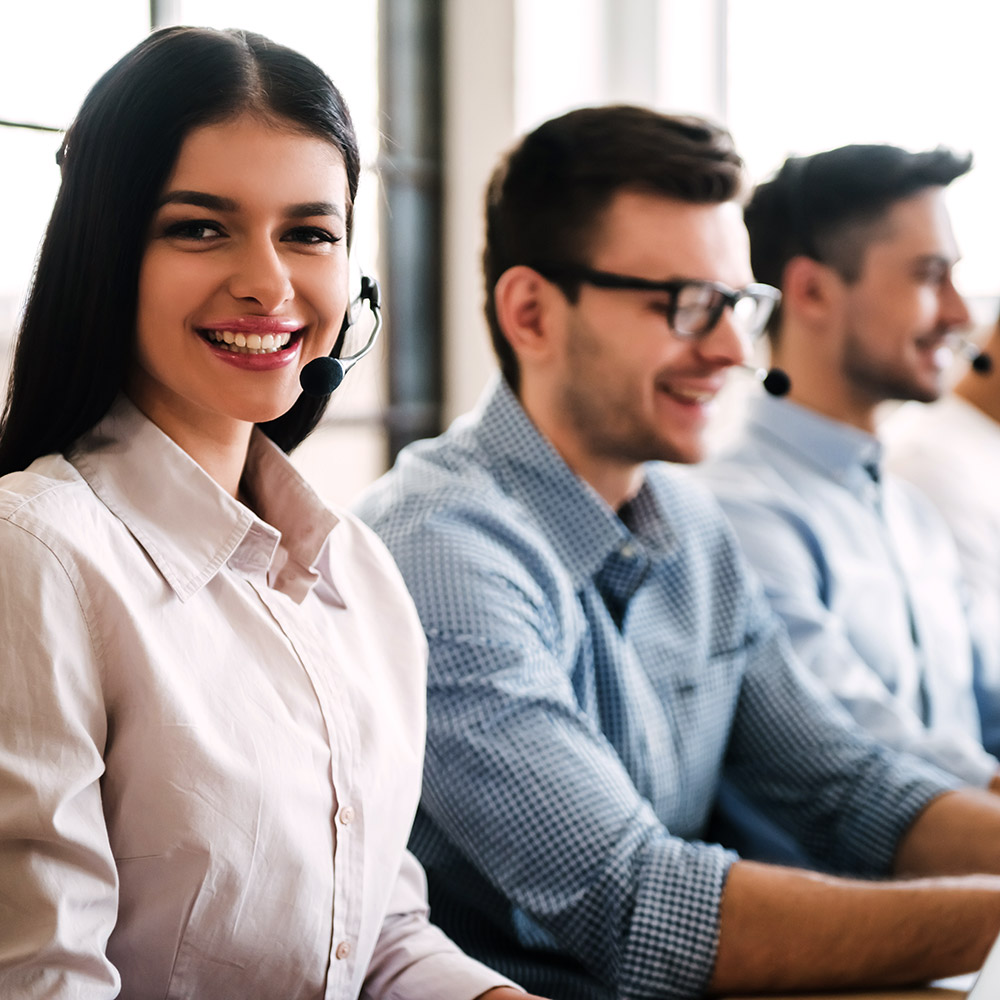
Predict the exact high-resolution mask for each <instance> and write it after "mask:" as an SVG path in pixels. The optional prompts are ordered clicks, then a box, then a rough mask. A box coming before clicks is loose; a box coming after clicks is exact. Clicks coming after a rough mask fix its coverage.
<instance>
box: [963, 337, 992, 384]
mask: <svg viewBox="0 0 1000 1000" xmlns="http://www.w3.org/2000/svg"><path fill="white" fill-rule="evenodd" d="M955 343H956V344H957V347H958V353H959V354H961V355H962V357H963V358H965V360H966V361H968V362H969V364H970V365H971V366H972V370H973V371H974V372H976V373H977V374H979V375H989V373H990V372H991V371H993V359H992V358H991V357H990V356H989V355H988V354H987V353H986V352H985V351H981V350H980V349H979V348H978V347H976V345H975V344H973V343H972V341H970V340H966V338H965V337H956V338H955Z"/></svg>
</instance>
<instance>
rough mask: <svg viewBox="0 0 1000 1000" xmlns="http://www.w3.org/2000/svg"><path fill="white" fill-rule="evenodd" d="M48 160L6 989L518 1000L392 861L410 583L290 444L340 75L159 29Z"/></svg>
mask: <svg viewBox="0 0 1000 1000" xmlns="http://www.w3.org/2000/svg"><path fill="white" fill-rule="evenodd" d="M60 162H61V166H62V173H63V178H62V186H61V190H60V193H59V196H58V200H57V202H56V205H55V209H54V211H53V215H52V219H51V222H50V225H49V228H48V230H47V233H46V237H45V240H44V243H43V245H42V248H41V251H40V255H39V259H38V264H37V270H36V275H35V279H34V283H33V286H32V289H31V292H30V294H29V298H28V302H27V306H26V310H25V313H24V317H23V322H22V324H21V328H20V331H19V335H18V340H17V346H16V350H15V357H14V366H13V371H12V376H11V381H10V386H9V393H8V397H7V404H6V410H5V412H4V416H3V422H2V425H0V477H2V478H0V635H2V637H3V645H2V649H3V652H2V654H0V656H2V683H0V690H2V692H3V693H2V695H0V700H2V704H3V719H2V724H0V802H2V808H0V886H2V893H0V995H2V996H5V997H6V996H17V997H22V998H24V997H42V996H45V997H87V998H91V997H93V998H99V997H114V996H117V995H119V991H120V995H121V996H123V997H128V998H146V997H150V998H152V997H157V998H163V997H185V998H190V997H212V998H215V1000H220V998H227V997H232V998H237V997H238V998H241V1000H243V998H252V997H261V998H277V997H281V998H282V1000H307V998H308V1000H313V998H320V997H328V998H332V997H338V998H340V997H344V998H347V997H356V996H359V995H363V996H366V997H383V996H384V997H388V996H392V997H394V998H407V997H413V998H426V997H430V996H433V997H440V998H444V997H454V998H456V1000H459V998H462V1000H471V998H473V997H476V996H481V997H488V998H490V1000H500V998H503V997H507V996H522V995H523V994H521V993H520V991H519V990H517V989H516V988H515V987H513V986H511V985H510V984H507V983H505V981H504V980H503V979H502V977H499V976H497V975H496V974H495V973H492V972H491V971H490V970H488V969H486V968H484V967H483V966H481V965H479V964H478V963H475V962H473V961H472V960H471V959H469V958H467V957H466V956H464V955H463V954H462V953H461V952H459V951H458V949H457V948H456V947H455V946H454V945H452V944H451V942H450V941H448V940H447V939H446V938H445V937H444V936H443V935H442V934H441V933H440V932H439V931H437V930H436V929H435V928H434V927H432V926H431V925H430V924H429V923H428V919H427V907H426V898H425V889H424V884H423V876H422V872H421V871H420V868H419V866H418V865H417V863H416V862H415V861H414V860H413V859H412V857H411V856H410V855H409V854H408V853H407V851H406V840H407V835H408V832H409V827H410V823H411V821H412V818H413V813H414V810H415V809H416V805H417V801H418V797H419V786H420V774H421V763H422V752H423V737H424V714H423V711H424V710H423V702H424V666H425V662H424V661H425V647H424V640H423V634H422V631H421V629H420V624H419V621H418V620H417V617H416V614H415V612H414V610H413V607H412V605H411V603H410V600H409V597H408V595H407V594H406V591H405V589H404V587H403V584H402V582H401V581H400V578H399V576H398V574H397V572H396V569H395V567H394V565H393V563H392V561H391V559H390V558H389V557H388V556H387V554H386V552H385V551H384V549H383V548H382V546H381V544H380V543H379V542H378V541H377V540H376V539H375V538H374V536H373V535H372V534H370V533H369V532H368V531H367V530H366V529H365V528H364V527H363V526H361V525H360V524H359V523H358V522H357V521H356V520H355V519H354V518H353V517H351V516H350V515H349V514H347V513H345V512H343V511H336V512H334V511H331V510H329V509H328V508H327V507H326V506H324V505H323V504H322V503H321V502H320V501H319V500H318V498H317V497H316V496H315V494H314V493H313V492H312V490H311V489H310V488H309V487H308V486H307V485H306V483H305V482H304V481H303V480H302V479H301V478H300V477H299V476H298V474H297V473H296V472H295V471H294V469H293V468H292V466H291V464H290V463H289V461H288V459H287V458H286V457H285V452H288V451H290V450H291V449H292V448H294V447H295V446H296V445H297V444H298V443H299V442H300V441H301V440H302V439H303V438H304V437H305V436H306V434H308V433H309V431H310V430H311V429H312V427H313V426H315V424H316V422H317V420H318V419H319V417H320V415H321V414H322V411H323V408H324V407H325V405H326V400H327V398H328V395H327V394H328V392H329V387H327V388H325V389H324V387H323V385H322V384H321V385H320V388H319V389H318V390H317V389H316V386H315V382H316V380H315V379H312V391H313V394H312V395H310V394H306V393H303V392H302V391H301V388H300V375H301V373H302V371H303V369H304V368H305V366H306V365H307V364H308V363H309V362H310V361H313V360H314V359H318V358H323V357H325V356H327V355H329V354H331V352H333V353H334V354H336V353H337V352H338V350H339V346H340V344H341V343H342V341H343V336H342V334H343V331H344V330H345V329H346V326H347V323H348V320H347V319H346V317H347V314H348V311H349V299H350V297H351V295H350V291H349V288H348V284H349V278H348V273H349V272H348V247H349V244H350V236H351V222H352V208H353V204H354V196H355V192H356V190H357V184H358V176H359V157H358V151H357V145H356V140H355V136H354V131H353V127H352V124H351V120H350V115H349V113H348V110H347V108H346V107H345V106H344V103H343V101H342V99H341V97H340V94H339V92H338V91H337V90H336V88H335V87H334V86H333V85H332V84H331V83H330V81H329V80H328V79H327V78H326V76H325V75H324V74H323V73H322V72H321V71H320V70H319V69H318V68H317V67H316V66H315V65H314V64H312V63H311V62H310V61H309V60H307V59H305V58H304V57H302V56H301V55H299V54H297V53H295V52H293V51H291V50H289V49H286V48H283V47H281V46H278V45H275V44H273V43H271V42H269V41H268V40H267V39H265V38H262V37H260V36H257V35H253V34H249V33H245V32H240V31H215V30H210V29H192V28H169V29H164V30H162V31H159V32H156V33H154V34H153V35H151V36H150V37H149V38H148V39H146V40H145V41H143V42H142V43H141V44H139V45H138V46H137V47H136V48H135V49H134V50H133V51H132V52H130V53H128V54H127V55H126V56H125V57H124V58H123V59H122V60H121V61H119V62H118V63H117V64H116V65H115V66H114V67H112V68H111V69H110V70H109V71H108V72H107V73H106V74H105V75H104V76H103V77H102V78H101V80H100V81H98V83H97V84H96V85H95V87H94V88H93V90H92V91H91V93H90V94H89V96H88V97H87V99H86V101H85V102H84V104H83V107H82V109H81V111H80V113H79V115H78V117H77V119H76V121H75V122H74V124H73V126H72V127H71V128H70V130H69V132H68V133H67V135H66V139H65V142H64V144H63V148H62V150H61V153H60ZM367 294H368V296H369V298H372V292H371V286H369V288H368V293H367ZM321 364H322V362H321ZM322 381H323V380H322V379H321V380H320V382H321V383H322ZM333 381H336V379H334V380H333ZM305 382H306V383H307V384H308V383H310V379H309V378H306V380H305ZM317 393H318V394H317Z"/></svg>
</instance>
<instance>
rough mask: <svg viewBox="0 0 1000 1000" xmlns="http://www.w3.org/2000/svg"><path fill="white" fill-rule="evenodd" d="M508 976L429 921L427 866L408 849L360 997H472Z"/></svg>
mask: <svg viewBox="0 0 1000 1000" xmlns="http://www.w3.org/2000/svg"><path fill="white" fill-rule="evenodd" d="M498 986H514V987H515V988H519V987H517V986H516V984H515V983H513V982H511V981H510V980H509V979H506V978H504V977H503V976H501V975H500V974H499V973H497V972H494V971H493V970H492V969H489V968H487V967H486V966H485V965H483V964H482V963H480V962H477V961H476V960H475V959H472V958H470V957H469V956H468V955H465V954H464V953H463V952H462V951H461V950H460V949H459V948H458V947H457V946H456V945H455V944H454V943H453V942H452V941H451V940H450V939H449V938H448V937H447V936H446V935H445V934H444V933H443V932H442V931H441V930H439V929H438V928H437V927H435V926H433V924H431V923H429V922H428V908H427V883H426V880H425V878H424V873H423V869H422V868H421V867H420V864H419V862H418V861H417V859H416V858H414V857H413V855H412V854H410V853H409V852H406V853H405V854H404V856H403V861H402V864H401V865H400V869H399V877H398V879H397V880H396V886H395V888H394V890H393V895H392V899H391V901H390V904H389V912H388V913H387V915H386V918H385V921H384V922H383V925H382V933H381V934H380V936H379V939H378V943H377V945H376V947H375V952H374V954H373V956H372V960H371V962H370V963H369V966H368V974H367V976H366V978H365V984H364V988H363V990H362V993H361V996H362V1000H426V998H427V997H439V998H441V1000H473V998H474V997H477V996H479V995H480V994H481V993H485V992H486V991H487V990H490V989H494V988H495V987H498Z"/></svg>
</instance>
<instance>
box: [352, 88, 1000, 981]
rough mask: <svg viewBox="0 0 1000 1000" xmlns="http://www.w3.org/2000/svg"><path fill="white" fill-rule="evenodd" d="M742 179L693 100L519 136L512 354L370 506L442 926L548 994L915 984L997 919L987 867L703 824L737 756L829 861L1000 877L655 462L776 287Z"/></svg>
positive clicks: (996, 816)
mask: <svg viewBox="0 0 1000 1000" xmlns="http://www.w3.org/2000/svg"><path fill="white" fill-rule="evenodd" d="M742 178H743V172H742V164H741V161H740V159H739V157H738V156H737V154H736V152H735V151H734V149H733V146H732V141H731V139H730V137H729V135H728V133H726V132H725V131H724V130H722V129H720V128H718V127H717V126H714V125H712V124H710V123H708V122H705V121H702V120H700V119H696V118H682V117H672V116H666V115H661V114H657V113H656V112H653V111H648V110H644V109H640V108H630V107H606V108H590V109H582V110H578V111H574V112H571V113H569V114H567V115H564V116H562V117H561V118H557V119H555V120H553V121H550V122H547V123H546V124H544V125H542V126H540V127H539V128H538V129H536V130H535V131H534V132H532V133H531V134H530V135H528V136H527V137H525V138H524V139H523V140H522V141H521V142H520V143H518V144H517V145H516V146H515V147H514V149H513V150H512V151H511V152H510V153H509V154H508V155H507V156H506V157H505V158H504V159H503V161H502V162H501V164H500V165H499V167H498V168H497V170H496V172H495V174H494V176H493V178H492V181H491V183H490V185H489V189H488V193H487V207H486V217H487V218H486V230H487V231H486V250H485V254H484V271H485V278H486V286H487V290H488V295H487V306H486V310H487V317H488V321H489V325H490V329H491V333H492V337H493V342H494V346H495V348H496V351H497V355H498V357H499V360H500V368H501V376H500V377H499V378H498V379H497V380H496V381H495V382H494V383H493V384H492V385H491V386H490V387H489V388H488V390H487V392H486V395H485V397H484V399H483V400H482V401H481V404H480V406H479V407H478V408H477V410H476V411H474V412H473V413H472V414H470V415H468V416H467V417H465V418H463V419H461V420H460V421H458V422H457V423H456V424H455V425H454V426H453V427H452V428H451V429H450V430H449V431H448V432H447V433H445V434H444V435H442V436H441V437H440V438H437V439H435V440H433V441H426V442H420V443H417V444H415V445H412V446H410V447H409V448H407V449H406V450H405V451H404V452H403V453H402V454H401V455H400V457H399V460H398V462H397V464H396V466H395V468H394V469H393V470H392V471H391V472H390V473H388V474H387V475H386V476H385V477H383V479H382V480H381V481H380V482H379V483H378V484H376V485H375V486H374V487H373V488H372V490H371V491H370V492H369V493H368V494H366V496H365V497H364V498H363V500H362V503H361V505H360V510H361V513H362V516H364V517H365V518H366V519H367V520H368V521H369V522H370V523H371V524H372V525H373V526H374V527H375V529H376V530H377V531H378V532H379V533H380V534H382V536H383V537H384V539H385V541H386V542H387V543H388V545H389V547H390V549H391V550H392V553H393V555H394V556H395V558H396V560H397V562H398V564H399V566H400V569H401V570H402V573H403V576H404V578H405V579H406V582H407V584H408V586H409V587H410V589H411V592H412V594H413V597H414V599H415V601H416V604H417V607H418V610H419V612H420V616H421V621H422V623H423V626H424V629H425V632H426V634H427V638H428V642H429V646H430V665H429V680H428V745H427V756H426V769H425V781H424V791H423V799H422V805H421V808H420V810H419V813H418V817H417V820H416V824H415V826H414V830H413V835H412V838H411V847H412V848H413V850H414V851H415V852H416V853H417V854H418V855H419V856H420V858H421V860H422V861H423V863H424V865H425V868H426V870H427V874H428V879H429V883H430V899H431V908H432V913H433V917H434V920H435V921H436V922H438V923H440V924H441V925H442V926H444V927H445V928H447V929H448V930H449V931H450V932H451V933H452V934H453V935H454V937H455V938H456V940H458V941H460V942H461V943H462V945H463V946H464V947H465V948H467V949H468V950H470V951H471V952H473V953H474V954H476V955H477V956H478V957H480V958H481V959H483V960H485V961H486V962H488V963H490V964H492V965H494V966H496V967H497V968H500V969H505V970H508V971H510V972H512V973H513V972H516V974H517V977H518V978H519V980H520V981H521V982H524V983H525V984H526V985H528V986H529V987H530V988H533V989H534V990H536V991H538V992H540V993H542V994H544V995H547V996H553V997H564V998H567V1000H569V998H572V1000H587V998H602V1000H603V998H607V1000H610V998H612V997H616V998H617V997H674V998H681V997H694V996H699V995H701V994H702V993H703V992H704V991H705V990H707V989H710V990H713V991H717V992H729V991H732V992H749V991H755V990H762V989H772V990H779V989H803V988H822V987H835V986H841V985H851V984H856V983H875V982H882V983H892V982H903V981H914V980H919V979H921V978H923V977H929V976H934V975H944V974H951V973H958V972H961V971H966V970H969V969H971V968H973V967H974V966H975V965H976V964H977V963H978V962H980V961H981V960H982V958H983V956H984V955H985V953H986V950H987V947H988V945H989V943H990V940H991V939H992V937H993V936H994V935H995V933H996V930H997V928H998V927H1000V888H998V885H1000V881H998V880H997V879H995V878H991V877H988V876H983V877H979V879H978V880H973V879H954V880H952V881H950V882H949V883H947V884H945V883H941V884H937V883H928V882H921V883H916V884H910V883H900V884H899V885H896V884H878V883H875V882H868V881H865V882H861V881H857V882H850V881H846V880H842V879H836V878H832V877H831V878H824V877H820V876H817V875H816V874H815V873H807V872H803V871H799V870H794V869H789V868H778V867H774V866H769V865H764V864H759V863H756V862H748V861H741V860H739V859H738V858H737V857H736V855H734V854H733V853H732V852H730V851H728V850H726V849H724V848H723V847H721V846H719V845H715V844H710V843H705V842H703V838H704V837H705V836H706V832H707V829H708V823H709V818H710V814H711V811H712V807H713V803H714V799H715V792H716V789H717V787H718V785H719V781H720V778H721V777H722V776H723V775H725V776H726V777H727V779H728V780H730V781H732V782H733V783H734V784H735V785H736V786H737V787H739V788H740V789H741V790H742V792H744V793H745V794H746V795H748V796H749V797H751V798H753V799H755V800H757V801H759V802H760V803H761V804H762V806H763V807H765V808H767V809H768V810H769V812H770V815H771V817H772V818H773V819H774V820H775V821H776V822H779V823H783V824H787V825H788V827H789V828H790V829H791V830H792V831H793V833H794V834H796V835H797V836H798V837H800V838H801V839H803V840H804V841H806V842H808V843H809V844H810V846H811V847H812V849H813V850H814V851H815V853H816V854H817V855H820V856H822V857H823V858H824V859H825V860H826V862H827V863H828V864H829V865H830V867H831V868H834V869H837V870H841V871H845V872H848V871H849V872H853V873H855V874H857V875H862V876H866V877H868V876H878V875H887V874H889V873H891V872H895V873H902V872H909V873H913V874H917V875H923V874H927V873H929V872H932V871H936V870H940V869H941V867H942V865H943V863H944V861H943V859H946V862H947V864H948V866H949V869H948V870H949V871H951V872H955V873H957V872H961V871H974V870H977V869H982V870H997V869H1000V802H996V803H994V802H993V801H992V798H991V797H989V796H977V793H974V792H957V791H952V790H951V789H952V786H953V784H954V783H953V782H951V781H950V780H949V779H948V777H947V776H946V775H944V774H943V773H941V772H939V771H937V770H936V769H934V768H932V767H930V766H928V765H925V764H923V763H922V762H920V761H917V760H915V759H910V758H903V757H900V756H898V755H895V754H893V753H891V752H890V751H888V750H886V749H885V748H883V747H881V746H879V745H877V744H876V743H875V742H874V741H872V740H870V739H869V738H868V737H866V736H865V735H864V734H862V733H861V732H860V730H858V729H856V727H854V726H853V724H852V723H851V722H850V720H849V718H848V717H847V716H846V715H845V714H844V713H842V711H841V710H840V709H839V708H838V707H837V706H836V705H834V704H833V703H832V702H830V701H828V700H826V699H823V698H821V697H820V696H819V695H818V694H817V692H816V691H815V690H814V689H813V687H812V686H811V684H810V683H809V682H807V681H804V680H802V679H801V677H800V676H799V674H800V672H799V670H798V669H797V668H796V667H795V666H794V664H793V663H792V657H791V653H790V651H789V649H788V646H787V641H786V637H785V633H784V629H783V627H782V625H781V623H780V621H779V620H778V619H777V618H776V617H775V616H774V614H773V612H772V611H771V610H770V608H769V607H768V605H767V602H766V599H765V598H764V595H763V593H762V592H760V589H759V587H758V585H757V584H756V583H755V581H754V578H753V577H752V576H751V575H750V573H749V571H748V570H747V568H746V567H745V565H744V562H743V560H742V557H741V554H740V551H739V547H738V543H737V542H736V540H735V539H734V538H733V537H732V535H731V533H730V531H729V529H728V527H727V525H726V523H725V520H724V518H723V517H722V515H721V513H720V512H719V511H718V509H717V507H716V506H715V504H714V503H713V502H712V500H711V499H710V497H708V496H707V495H706V494H705V493H704V492H703V491H701V490H700V489H699V488H698V487H695V486H693V485H692V484H691V483H690V482H689V481H688V479H687V478H686V477H684V476H683V474H682V473H680V472H679V471H677V470H674V469H672V468H670V467H669V466H668V465H667V464H666V463H667V462H685V463H690V462H697V461H699V460H700V459H701V458H702V455H703V452H704V442H703V438H704V433H705V427H706V423H707V421H708V418H709V413H710V411H711V406H712V400H713V398H714V397H715V395H716V394H717V393H718V391H719V390H720V389H721V387H722V385H723V382H724V379H725V375H726V372H727V370H728V369H729V368H731V367H732V366H733V365H735V364H739V363H741V362H742V360H743V355H744V345H745V342H746V341H748V340H749V339H752V338H753V337H754V336H755V335H756V334H757V333H758V332H759V331H760V330H761V329H762V328H763V325H764V323H765V321H766V319H767V315H768V313H769V311H770V310H771V308H772V306H773V304H774V302H775V301H776V300H777V297H778V296H777V294H776V292H775V291H774V290H773V289H770V288H767V287H762V286H760V285H756V286H755V285H753V284H752V283H751V280H750V279H751V274H750V266H749V258H748V253H747V240H746V232H745V229H744V227H743V223H742V218H741V210H740V206H739V204H738V201H737V199H738V197H739V194H740V191H741V186H742ZM345 599H348V600H349V595H345ZM983 800H986V801H983ZM972 830H975V833H976V835H975V836H972V835H971V834H970V831H972ZM939 924H940V925H941V926H947V927H948V928H949V929H951V928H957V931H956V933H955V935H954V936H951V935H940V937H942V938H943V937H945V936H947V938H948V939H947V942H946V943H942V942H941V941H936V940H935V938H937V937H938V936H939V934H938V931H939ZM904 925H905V930H904Z"/></svg>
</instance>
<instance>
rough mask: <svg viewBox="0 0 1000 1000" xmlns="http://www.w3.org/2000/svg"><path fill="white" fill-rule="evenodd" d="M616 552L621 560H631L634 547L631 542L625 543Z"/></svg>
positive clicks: (633, 554)
mask: <svg viewBox="0 0 1000 1000" xmlns="http://www.w3.org/2000/svg"><path fill="white" fill-rule="evenodd" d="M618 551H619V553H620V554H621V556H622V558H623V559H633V558H634V557H635V546H634V545H633V544H632V543H631V542H626V543H625V544H624V545H623V546H622V547H621V548H620V549H619V550H618Z"/></svg>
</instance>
